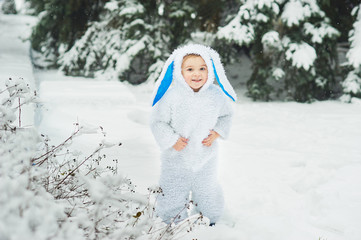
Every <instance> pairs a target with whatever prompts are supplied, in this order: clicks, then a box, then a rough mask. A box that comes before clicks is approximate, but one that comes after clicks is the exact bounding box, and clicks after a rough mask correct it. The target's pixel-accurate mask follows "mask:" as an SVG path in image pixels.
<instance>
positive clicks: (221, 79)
mask: <svg viewBox="0 0 361 240" xmlns="http://www.w3.org/2000/svg"><path fill="white" fill-rule="evenodd" d="M210 55H211V58H212V65H213V70H214V76H215V77H216V80H217V82H218V84H219V86H220V87H221V89H222V91H223V92H224V93H225V94H226V95H227V96H228V97H229V98H230V99H232V100H233V101H234V102H235V101H236V100H237V95H236V93H235V91H234V89H233V87H232V85H231V84H230V83H229V81H228V79H227V76H226V74H225V72H224V68H223V65H222V63H221V59H220V58H219V55H218V53H217V52H216V51H214V50H213V49H210Z"/></svg>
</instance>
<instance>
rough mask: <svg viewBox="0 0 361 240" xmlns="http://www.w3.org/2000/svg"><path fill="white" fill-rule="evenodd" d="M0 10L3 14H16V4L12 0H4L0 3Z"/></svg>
mask: <svg viewBox="0 0 361 240" xmlns="http://www.w3.org/2000/svg"><path fill="white" fill-rule="evenodd" d="M0 5H1V10H2V12H3V13H4V14H16V13H17V11H16V4H15V1H14V0H4V2H3V3H2V4H1V3H0Z"/></svg>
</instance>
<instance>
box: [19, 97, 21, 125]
mask: <svg viewBox="0 0 361 240" xmlns="http://www.w3.org/2000/svg"><path fill="white" fill-rule="evenodd" d="M19 127H21V101H20V98H19Z"/></svg>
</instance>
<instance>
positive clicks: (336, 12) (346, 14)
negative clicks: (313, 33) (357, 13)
mask: <svg viewBox="0 0 361 240" xmlns="http://www.w3.org/2000/svg"><path fill="white" fill-rule="evenodd" d="M318 3H319V4H320V7H321V9H322V10H323V11H324V12H325V13H326V16H327V17H328V18H329V19H330V21H331V25H332V26H333V27H335V28H336V29H337V30H338V31H339V32H340V37H339V38H338V41H339V42H347V41H348V34H349V31H351V29H352V24H353V22H354V20H353V18H352V15H351V12H352V9H354V8H355V7H356V6H357V5H358V4H359V3H360V0H343V1H339V0H318Z"/></svg>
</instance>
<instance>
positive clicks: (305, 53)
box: [286, 42, 317, 71]
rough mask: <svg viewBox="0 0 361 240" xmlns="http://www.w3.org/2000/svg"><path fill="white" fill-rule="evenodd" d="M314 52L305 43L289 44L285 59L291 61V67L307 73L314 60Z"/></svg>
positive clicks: (315, 56)
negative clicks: (301, 69)
mask: <svg viewBox="0 0 361 240" xmlns="http://www.w3.org/2000/svg"><path fill="white" fill-rule="evenodd" d="M316 58H317V55H316V50H315V49H314V48H313V47H312V46H310V45H308V44H307V43H305V42H302V43H301V44H297V43H290V44H289V45H288V49H287V51H286V59H287V60H289V61H292V66H294V67H297V68H304V69H305V70H306V71H308V70H309V69H310V68H311V67H312V66H313V62H314V61H315V60H316Z"/></svg>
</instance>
